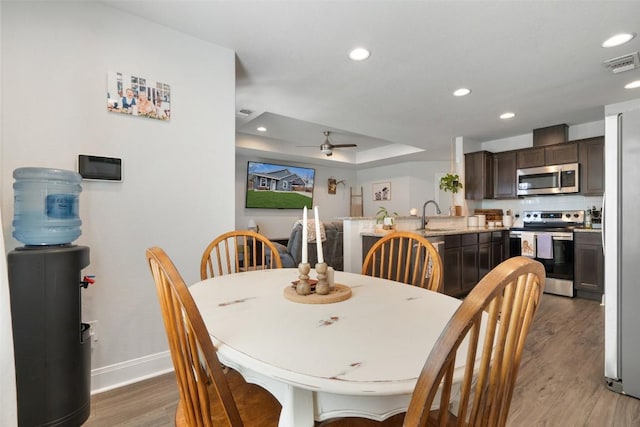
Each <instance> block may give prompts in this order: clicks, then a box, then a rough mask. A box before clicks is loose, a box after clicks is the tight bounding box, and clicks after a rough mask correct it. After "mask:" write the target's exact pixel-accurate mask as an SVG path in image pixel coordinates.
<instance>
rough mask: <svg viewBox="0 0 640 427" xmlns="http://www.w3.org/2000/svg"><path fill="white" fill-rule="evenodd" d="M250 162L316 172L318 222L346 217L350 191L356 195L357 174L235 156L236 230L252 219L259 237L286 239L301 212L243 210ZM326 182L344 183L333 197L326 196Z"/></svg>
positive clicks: (274, 160) (315, 195) (300, 210)
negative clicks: (319, 220)
mask: <svg viewBox="0 0 640 427" xmlns="http://www.w3.org/2000/svg"><path fill="white" fill-rule="evenodd" d="M250 160H251V161H258V162H267V163H276V164H284V165H292V166H302V167H308V168H313V169H315V171H316V173H315V185H314V189H313V204H314V205H317V206H318V210H319V212H320V219H322V220H323V221H331V220H334V219H336V218H343V217H347V216H349V212H350V211H349V206H350V204H349V200H350V197H349V187H350V186H352V187H354V192H355V191H356V190H355V185H356V173H355V172H354V171H353V170H349V169H343V168H332V167H326V166H319V165H312V164H308V163H297V162H290V161H282V160H276V159H268V158H261V157H252V156H241V155H238V156H236V189H237V190H238V191H237V192H236V205H235V207H236V228H237V229H246V228H247V224H248V222H249V219H253V220H255V221H256V224H258V226H259V227H260V233H261V234H264V235H265V236H267V237H269V238H270V239H288V238H289V235H290V234H291V228H292V226H293V224H294V223H295V222H296V220H298V219H301V218H302V209H299V210H295V209H246V208H245V207H244V205H245V191H246V188H247V182H246V179H247V162H248V161H250ZM329 178H335V179H336V180H338V181H344V183H342V184H339V185H338V187H337V189H336V194H328V189H327V187H328V185H327V180H328V179H329Z"/></svg>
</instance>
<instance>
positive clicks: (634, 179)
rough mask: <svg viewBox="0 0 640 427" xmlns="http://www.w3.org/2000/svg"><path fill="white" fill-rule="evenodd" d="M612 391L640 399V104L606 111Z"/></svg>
mask: <svg viewBox="0 0 640 427" xmlns="http://www.w3.org/2000/svg"><path fill="white" fill-rule="evenodd" d="M603 216H604V218H603V229H602V231H603V236H604V263H605V264H604V265H605V272H604V273H605V366H604V375H605V380H606V383H607V386H608V387H609V388H610V389H611V390H613V391H616V392H618V393H624V394H627V395H630V396H634V397H637V398H640V333H639V330H640V99H638V100H633V101H627V102H624V103H619V104H613V105H608V106H606V107H605V202H604V212H603Z"/></svg>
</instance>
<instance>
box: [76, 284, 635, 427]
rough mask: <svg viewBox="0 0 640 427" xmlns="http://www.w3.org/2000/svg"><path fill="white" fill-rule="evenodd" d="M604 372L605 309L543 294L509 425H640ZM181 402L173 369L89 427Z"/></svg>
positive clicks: (164, 412)
mask: <svg viewBox="0 0 640 427" xmlns="http://www.w3.org/2000/svg"><path fill="white" fill-rule="evenodd" d="M638 327H639V328H640V325H638ZM603 371H604V309H603V307H601V306H600V304H599V303H598V302H595V301H589V300H584V299H570V298H564V297H558V296H553V295H546V294H545V295H544V296H543V301H542V305H541V306H540V311H539V312H538V315H537V317H536V319H535V321H534V325H533V328H532V331H531V332H530V334H529V337H528V339H527V345H526V350H525V353H524V356H523V360H522V364H521V365H520V373H519V376H518V386H517V388H516V391H515V393H514V396H513V400H512V404H511V414H510V416H509V422H508V425H509V426H510V427H516V426H517V427H519V426H527V427H528V426H563V427H571V426H594V427H601V426H602V427H604V426H616V427H624V426H640V400H638V399H634V398H632V397H628V396H623V395H619V394H616V393H613V392H611V391H609V390H608V389H607V388H606V387H605V385H604V378H603V376H604V372H603ZM177 400H178V391H177V388H176V385H175V379H174V377H173V374H167V375H163V376H160V377H157V378H153V379H150V380H147V381H143V382H140V383H137V384H134V385H131V386H127V387H123V388H121V389H116V390H112V391H109V392H106V393H102V394H99V395H96V396H93V398H92V407H91V417H90V418H89V420H88V421H87V423H86V424H85V426H86V427H116V426H118V427H120V426H131V427H142V426H144V427H147V426H148V427H151V426H162V427H164V426H173V415H174V412H175V408H176V403H177ZM248 427H250V426H248Z"/></svg>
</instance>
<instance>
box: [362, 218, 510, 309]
mask: <svg viewBox="0 0 640 427" xmlns="http://www.w3.org/2000/svg"><path fill="white" fill-rule="evenodd" d="M379 239H380V237H377V236H362V260H363V262H364V258H365V257H366V255H367V253H368V252H369V249H371V247H372V246H373V245H374V244H375V242H377V241H378V240H379ZM440 257H441V259H442V268H443V270H444V272H443V282H444V283H443V285H444V289H443V293H445V294H447V295H451V296H453V297H461V296H464V295H466V294H468V293H469V292H470V291H471V289H473V287H474V286H475V285H476V284H477V283H478V281H480V279H482V278H483V277H484V276H485V275H486V274H487V273H488V272H489V271H491V269H493V268H494V267H495V266H497V265H498V264H500V263H501V262H502V261H504V260H505V259H507V258H509V232H508V231H503V230H499V231H483V232H481V233H462V234H449V235H446V236H444V245H443V246H441V249H440Z"/></svg>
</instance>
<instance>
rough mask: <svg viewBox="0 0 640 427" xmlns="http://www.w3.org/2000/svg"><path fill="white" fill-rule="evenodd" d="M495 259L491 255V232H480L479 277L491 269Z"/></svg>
mask: <svg viewBox="0 0 640 427" xmlns="http://www.w3.org/2000/svg"><path fill="white" fill-rule="evenodd" d="M492 264H493V259H492V257H491V232H487V233H479V234H478V279H481V278H483V277H484V276H485V275H486V274H487V273H488V272H489V271H491V268H492Z"/></svg>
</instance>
